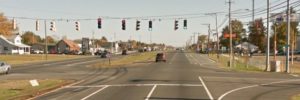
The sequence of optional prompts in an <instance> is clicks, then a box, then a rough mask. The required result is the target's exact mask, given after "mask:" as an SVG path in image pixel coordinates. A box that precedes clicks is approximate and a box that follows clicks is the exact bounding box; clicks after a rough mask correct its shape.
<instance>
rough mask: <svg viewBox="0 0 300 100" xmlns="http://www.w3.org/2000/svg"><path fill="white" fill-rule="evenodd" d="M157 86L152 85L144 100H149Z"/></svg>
mask: <svg viewBox="0 0 300 100" xmlns="http://www.w3.org/2000/svg"><path fill="white" fill-rule="evenodd" d="M156 86H157V85H154V86H153V87H152V89H151V91H150V92H149V94H148V95H147V97H146V99H145V100H149V99H150V97H151V95H152V94H153V92H154V90H155V88H156Z"/></svg>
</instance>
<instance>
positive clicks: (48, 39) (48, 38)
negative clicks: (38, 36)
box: [43, 36, 55, 43]
mask: <svg viewBox="0 0 300 100" xmlns="http://www.w3.org/2000/svg"><path fill="white" fill-rule="evenodd" d="M46 40H47V42H48V43H55V40H54V39H53V37H51V36H47V37H46ZM43 42H45V39H43Z"/></svg>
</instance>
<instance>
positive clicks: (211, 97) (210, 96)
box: [199, 76, 214, 100]
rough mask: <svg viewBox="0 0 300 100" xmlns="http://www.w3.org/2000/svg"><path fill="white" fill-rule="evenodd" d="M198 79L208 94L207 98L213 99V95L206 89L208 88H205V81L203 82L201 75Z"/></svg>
mask: <svg viewBox="0 0 300 100" xmlns="http://www.w3.org/2000/svg"><path fill="white" fill-rule="evenodd" d="M199 80H200V81H201V83H202V85H203V87H204V89H205V91H206V93H207V95H208V96H209V99H210V100H214V98H213V96H212V95H211V93H210V91H209V90H208V88H207V86H206V85H205V83H204V81H203V79H202V78H201V76H199Z"/></svg>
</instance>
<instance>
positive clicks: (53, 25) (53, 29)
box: [50, 21, 56, 32]
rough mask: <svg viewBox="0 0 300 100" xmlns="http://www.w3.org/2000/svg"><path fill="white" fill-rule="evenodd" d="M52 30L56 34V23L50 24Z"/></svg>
mask: <svg viewBox="0 0 300 100" xmlns="http://www.w3.org/2000/svg"><path fill="white" fill-rule="evenodd" d="M50 30H51V31H53V32H55V31H56V27H55V22H53V21H52V22H50Z"/></svg>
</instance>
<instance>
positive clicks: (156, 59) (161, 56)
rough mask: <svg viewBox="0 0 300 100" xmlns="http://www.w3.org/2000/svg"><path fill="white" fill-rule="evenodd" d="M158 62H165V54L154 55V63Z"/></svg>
mask: <svg viewBox="0 0 300 100" xmlns="http://www.w3.org/2000/svg"><path fill="white" fill-rule="evenodd" d="M159 61H163V62H167V59H166V54H165V53H157V54H156V58H155V62H159Z"/></svg>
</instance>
